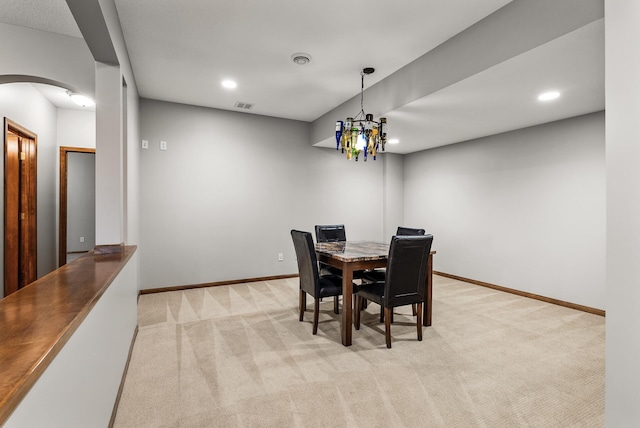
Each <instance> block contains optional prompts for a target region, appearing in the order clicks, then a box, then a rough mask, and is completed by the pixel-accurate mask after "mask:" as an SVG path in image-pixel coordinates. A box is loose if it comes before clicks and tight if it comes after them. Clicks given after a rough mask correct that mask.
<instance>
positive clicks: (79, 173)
mask: <svg viewBox="0 0 640 428" xmlns="http://www.w3.org/2000/svg"><path fill="white" fill-rule="evenodd" d="M95 158H96V155H95V154H94V153H76V152H70V153H68V154H67V252H78V251H89V250H92V249H93V247H94V246H95V236H96V162H95ZM81 237H82V238H84V242H81V241H80V238H81Z"/></svg>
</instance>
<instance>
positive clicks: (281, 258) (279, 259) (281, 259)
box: [278, 253, 284, 262]
mask: <svg viewBox="0 0 640 428" xmlns="http://www.w3.org/2000/svg"><path fill="white" fill-rule="evenodd" d="M283 260H284V254H282V253H278V261H279V262H281V261H283Z"/></svg>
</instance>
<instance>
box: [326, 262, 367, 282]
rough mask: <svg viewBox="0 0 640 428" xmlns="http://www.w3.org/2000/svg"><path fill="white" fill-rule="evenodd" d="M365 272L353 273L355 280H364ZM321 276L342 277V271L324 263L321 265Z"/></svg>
mask: <svg viewBox="0 0 640 428" xmlns="http://www.w3.org/2000/svg"><path fill="white" fill-rule="evenodd" d="M364 273H365V271H362V270H357V271H354V272H353V279H362V276H363V275H364ZM320 275H339V276H342V269H340V268H337V267H333V266H329V265H325V264H324V263H321V264H320Z"/></svg>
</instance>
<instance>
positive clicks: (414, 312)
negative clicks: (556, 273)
mask: <svg viewBox="0 0 640 428" xmlns="http://www.w3.org/2000/svg"><path fill="white" fill-rule="evenodd" d="M411 312H412V313H413V316H414V317H415V316H416V304H415V303H412V304H411Z"/></svg>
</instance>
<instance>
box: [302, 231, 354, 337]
mask: <svg viewBox="0 0 640 428" xmlns="http://www.w3.org/2000/svg"><path fill="white" fill-rule="evenodd" d="M291 238H292V239H293V246H294V248H295V251H296V258H297V259H298V273H299V274H300V302H299V309H300V321H303V320H304V312H305V310H306V308H307V294H310V295H311V296H312V297H313V298H314V305H313V334H317V333H318V316H319V311H320V299H321V298H323V297H335V298H336V300H335V305H334V312H335V313H336V314H337V313H339V311H338V296H340V295H341V294H342V277H341V276H339V275H333V274H327V275H320V273H319V270H318V259H317V257H316V251H315V247H314V245H313V238H312V237H311V233H310V232H303V231H300V230H292V231H291Z"/></svg>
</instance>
